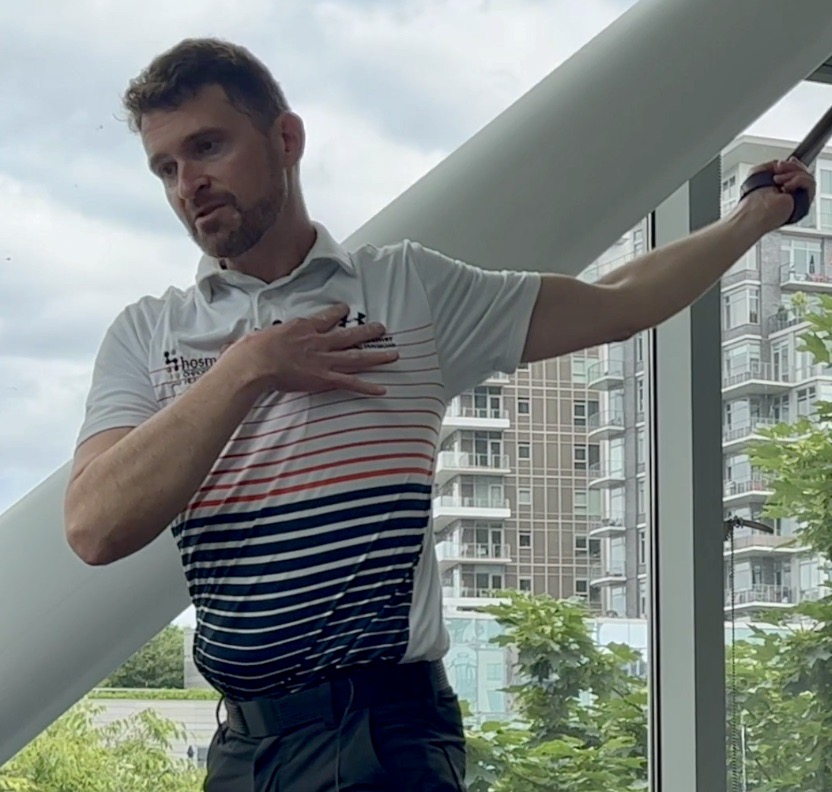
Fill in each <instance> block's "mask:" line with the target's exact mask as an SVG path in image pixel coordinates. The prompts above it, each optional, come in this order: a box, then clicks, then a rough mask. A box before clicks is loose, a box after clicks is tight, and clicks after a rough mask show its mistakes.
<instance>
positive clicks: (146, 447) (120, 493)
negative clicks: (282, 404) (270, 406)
mask: <svg viewBox="0 0 832 792" xmlns="http://www.w3.org/2000/svg"><path fill="white" fill-rule="evenodd" d="M218 369H219V364H217V365H215V366H214V368H213V369H211V370H210V371H209V372H208V373H206V374H205V375H203V376H202V377H201V378H200V379H199V380H198V381H197V382H196V383H195V384H194V385H193V386H192V387H191V388H190V389H189V390H188V391H187V392H186V393H184V394H182V395H181V396H180V397H178V398H177V399H176V400H174V401H173V402H172V403H171V404H169V405H168V406H167V407H165V408H164V409H163V410H161V411H160V412H158V413H157V414H156V415H154V416H153V417H152V418H151V419H149V420H148V421H146V422H145V423H143V424H142V425H140V426H138V427H136V428H135V429H133V430H132V431H131V432H130V433H129V434H127V435H126V436H125V437H123V438H122V439H121V440H119V441H118V442H117V443H116V444H115V445H113V446H112V447H111V448H109V449H107V450H106V451H104V452H103V453H101V454H100V455H99V456H98V457H96V458H95V459H93V460H92V462H90V463H89V464H88V465H87V466H86V467H85V468H84V469H83V470H82V471H81V472H80V473H79V474H78V475H77V477H76V478H75V479H74V480H73V481H72V482H71V483H70V485H69V487H68V489H67V499H66V515H67V534H68V536H69V538H70V543H71V544H72V545H73V548H74V549H75V550H76V552H78V554H79V555H81V556H82V557H83V558H84V559H85V560H86V561H88V563H93V564H108V563H111V562H113V561H116V560H118V559H120V558H124V557H125V556H128V555H131V554H132V553H135V552H136V551H138V550H140V549H141V548H143V547H144V546H145V545H147V544H149V543H150V542H152V541H153V540H154V539H155V538H156V537H157V536H159V534H161V533H162V531H164V530H165V528H166V527H167V526H168V525H169V524H170V523H171V522H172V521H173V519H174V518H175V517H176V516H177V515H178V514H179V513H180V512H181V511H182V510H183V509H184V508H185V507H186V506H187V504H188V502H189V501H190V500H191V498H192V497H193V495H194V493H195V492H196V491H197V490H198V489H199V487H200V485H201V484H202V483H203V482H204V481H205V478H206V476H207V475H208V473H209V472H210V470H211V467H212V466H213V465H214V463H215V462H216V460H217V458H218V457H219V455H220V453H221V452H222V450H223V448H224V447H225V445H226V444H227V443H228V440H229V439H230V437H231V436H232V434H233V433H234V431H235V429H236V428H237V427H238V426H239V425H240V423H241V422H242V421H243V419H244V418H245V416H246V415H247V413H248V412H249V410H250V409H251V407H252V406H253V404H254V403H255V401H256V399H257V395H258V391H257V389H256V388H255V387H254V386H253V384H250V383H246V382H244V381H242V380H241V379H237V378H235V377H232V376H228V374H229V372H225V371H220V370H218Z"/></svg>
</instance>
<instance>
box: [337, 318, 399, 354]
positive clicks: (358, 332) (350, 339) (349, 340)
mask: <svg viewBox="0 0 832 792" xmlns="http://www.w3.org/2000/svg"><path fill="white" fill-rule="evenodd" d="M386 332H387V328H385V326H384V325H383V324H382V323H381V322H370V323H369V324H365V325H358V326H357V327H345V328H343V329H338V330H336V331H335V332H334V333H331V334H330V336H329V337H328V338H327V341H328V343H329V345H330V349H349V348H350V347H354V346H356V345H357V344H363V343H364V342H365V341H373V340H375V339H376V338H381V337H382V336H383V335H384V334H385V333H386Z"/></svg>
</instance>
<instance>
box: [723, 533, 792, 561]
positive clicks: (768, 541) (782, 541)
mask: <svg viewBox="0 0 832 792" xmlns="http://www.w3.org/2000/svg"><path fill="white" fill-rule="evenodd" d="M803 551H804V549H803V547H802V546H801V545H800V543H799V542H798V541H797V539H796V538H795V537H794V536H777V535H772V534H762V533H758V534H752V535H751V536H740V537H737V538H736V539H734V558H735V559H736V560H739V559H742V558H758V557H768V558H771V557H772V556H789V555H799V554H800V553H802V552H803ZM723 555H724V556H725V558H730V557H731V544H730V542H726V543H725V550H724V552H723Z"/></svg>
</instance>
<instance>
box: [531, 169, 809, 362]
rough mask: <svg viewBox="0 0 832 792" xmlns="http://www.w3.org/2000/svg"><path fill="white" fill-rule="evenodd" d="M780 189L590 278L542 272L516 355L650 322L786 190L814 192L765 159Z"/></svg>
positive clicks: (785, 204) (699, 291)
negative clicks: (522, 343) (521, 349)
mask: <svg viewBox="0 0 832 792" xmlns="http://www.w3.org/2000/svg"><path fill="white" fill-rule="evenodd" d="M762 168H772V169H775V168H776V169H777V171H778V175H780V174H782V176H783V178H781V179H779V180H778V181H780V183H781V186H782V189H783V192H780V191H778V190H776V189H766V190H759V191H757V193H752V194H751V195H750V196H749V197H748V198H747V199H746V200H745V201H743V202H741V203H740V204H739V205H738V206H737V207H736V209H735V210H734V211H733V212H732V213H731V214H730V215H728V216H727V217H725V218H723V219H722V220H719V221H718V222H716V223H713V224H712V225H710V226H708V227H707V228H704V229H702V230H700V231H697V232H695V233H693V234H691V235H690V236H688V237H686V238H684V239H681V240H679V241H677V242H673V243H672V244H669V245H666V246H664V247H661V248H658V249H656V250H653V251H650V252H649V253H647V254H645V255H643V256H640V257H639V258H637V259H634V260H633V261H630V262H629V263H627V264H625V265H623V266H622V267H619V268H618V269H616V270H614V271H613V272H610V273H608V274H607V275H606V276H604V277H603V278H601V279H600V280H599V281H598V282H597V283H586V282H584V281H580V280H578V279H576V278H569V277H564V276H559V275H545V276H543V278H542V281H541V286H540V293H539V295H538V298H537V302H536V304H535V308H534V311H533V313H532V319H531V322H530V325H529V331H528V334H527V339H526V346H525V350H524V353H523V360H524V361H525V362H531V361H535V360H544V359H548V358H552V357H557V356H559V355H564V354H567V353H569V352H575V351H578V350H580V349H587V348H590V347H593V346H597V345H599V344H604V343H609V342H611V341H619V340H624V339H626V338H629V337H631V336H632V335H633V334H635V333H637V332H639V331H640V330H645V329H647V328H650V327H655V326H656V325H658V324H661V323H662V322H664V321H665V320H666V319H669V318H670V317H671V316H674V315H675V314H677V313H678V312H679V311H681V310H682V309H684V308H686V307H687V306H689V305H691V304H692V303H693V302H695V301H696V300H697V299H699V297H701V296H702V295H703V294H704V293H705V292H706V291H708V289H710V288H711V287H712V286H713V285H714V284H715V283H717V281H718V280H719V279H720V278H721V277H722V275H723V274H724V273H725V271H726V270H728V269H729V268H730V267H731V266H732V265H733V264H734V263H735V262H736V261H737V260H739V258H740V257H741V256H742V255H743V254H744V253H745V252H746V251H747V250H749V249H750V248H751V247H752V246H753V245H754V244H755V243H756V242H757V241H758V240H759V239H760V238H761V237H763V236H764V235H765V234H767V233H769V232H770V231H773V230H774V229H775V228H778V227H780V226H781V225H782V224H783V223H784V222H785V221H786V220H787V219H788V217H789V215H790V214H791V211H792V208H791V207H792V205H793V204H792V199H791V197H790V196H789V195H788V192H793V191H794V190H796V189H799V188H801V187H803V188H806V189H809V190H810V194H811V195H812V197H814V181H813V179H812V177H811V175H810V174H809V173H808V172H807V171H806V170H805V168H804V167H803V166H802V165H801V164H800V163H796V162H788V163H781V164H780V165H775V164H774V163H770V164H768V165H766V166H761V168H760V169H762Z"/></svg>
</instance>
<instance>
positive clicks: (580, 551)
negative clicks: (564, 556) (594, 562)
mask: <svg viewBox="0 0 832 792" xmlns="http://www.w3.org/2000/svg"><path fill="white" fill-rule="evenodd" d="M588 552H589V539H588V537H586V536H576V537H575V555H576V556H585V555H586V554H587V553H588Z"/></svg>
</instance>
